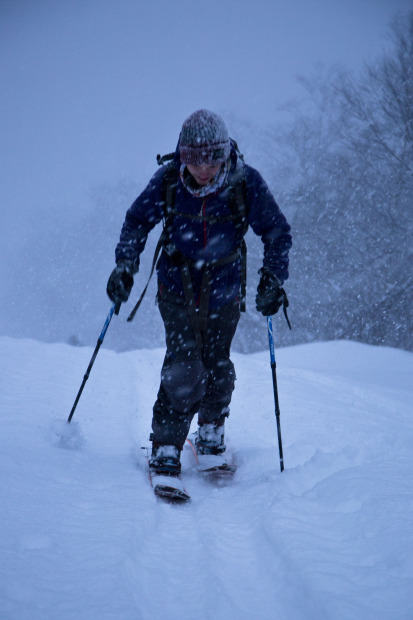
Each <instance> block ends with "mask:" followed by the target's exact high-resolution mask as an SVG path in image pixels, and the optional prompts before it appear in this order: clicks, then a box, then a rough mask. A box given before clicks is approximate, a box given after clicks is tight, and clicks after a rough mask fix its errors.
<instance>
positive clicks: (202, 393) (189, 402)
mask: <svg viewBox="0 0 413 620" xmlns="http://www.w3.org/2000/svg"><path fill="white" fill-rule="evenodd" d="M157 299H158V306H159V311H160V313H161V316H162V320H163V322H164V326H165V338H166V354H165V359H164V362H163V366H162V371H161V384H160V388H159V392H158V397H157V400H156V402H155V405H154V408H153V418H152V431H153V432H152V435H151V440H152V442H153V445H155V446H156V445H159V444H164V445H175V446H177V447H178V448H180V449H182V448H183V445H184V443H185V440H186V437H187V435H188V432H189V428H190V425H191V422H192V419H193V417H194V415H195V414H196V413H198V423H199V424H200V425H203V424H208V423H212V422H215V423H217V424H218V425H220V424H223V423H224V421H225V418H226V417H227V416H228V415H229V404H230V402H231V396H232V392H233V390H234V385H235V370H234V365H233V363H232V362H231V360H230V357H229V356H230V348H231V342H232V339H233V337H234V335H235V331H236V328H237V325H238V321H239V318H240V310H239V302H238V300H234V301H232V302H230V303H229V304H227V305H225V306H222V307H221V308H217V309H215V310H211V311H210V312H209V314H208V319H207V323H206V329H205V331H203V332H201V334H202V345H203V346H202V350H199V348H198V347H197V346H196V342H195V335H194V330H193V328H192V325H191V320H190V316H189V313H188V310H187V307H186V304H185V301H184V299H183V298H182V297H180V296H179V295H176V294H174V293H172V292H171V291H169V290H168V289H166V288H165V287H162V288H161V289H160V292H159V293H158V297H157Z"/></svg>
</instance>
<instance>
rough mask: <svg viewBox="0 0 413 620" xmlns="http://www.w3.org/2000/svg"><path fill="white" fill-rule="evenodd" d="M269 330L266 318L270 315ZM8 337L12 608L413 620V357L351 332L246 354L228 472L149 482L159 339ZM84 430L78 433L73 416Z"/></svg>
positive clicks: (3, 493) (8, 597)
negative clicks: (174, 490)
mask: <svg viewBox="0 0 413 620" xmlns="http://www.w3.org/2000/svg"><path fill="white" fill-rule="evenodd" d="M264 328H265V326H264ZM92 351H93V349H90V348H73V347H70V346H68V345H63V344H55V345H50V344H42V343H39V342H36V341H30V340H14V339H9V338H1V339H0V359H1V372H0V412H1V421H0V436H1V446H2V448H1V450H0V471H1V477H0V555H1V563H0V618H1V620H26V619H27V620H29V619H30V620H34V619H36V620H37V619H41V620H55V619H57V618H59V620H69V619H70V620H72V619H73V620H75V619H76V620H86V619H88V620H95V619H96V620H98V619H99V620H112V619H113V620H140V619H142V620H161V619H162V620H164V619H167V620H175V619H177V620H178V619H182V620H195V619H200V620H207V619H211V620H212V619H214V620H221V619H225V620H226V619H229V618H230V619H234V620H235V619H237V620H243V619H245V620H247V619H248V620H250V619H251V618H260V619H261V620H272V619H276V620H312V619H314V620H320V619H323V618H326V619H331V620H344V619H346V620H347V619H348V620H350V619H351V620H354V619H355V618H357V620H370V619H371V620H395V619H397V620H411V619H412V618H413V488H412V487H413V484H412V483H413V453H412V445H413V416H412V393H413V383H412V377H413V355H412V354H410V353H406V352H403V351H400V350H394V349H386V348H378V347H372V346H366V345H361V344H356V343H352V342H329V343H323V344H312V345H303V346H296V347H291V348H286V349H281V350H278V351H276V358H277V376H278V387H279V396H280V407H281V425H282V437H283V444H284V456H285V466H286V469H285V471H284V473H283V474H280V471H279V460H278V447H277V437H276V423H275V416H274V401H273V394H272V381H271V370H270V360H269V354H268V352H267V351H263V352H262V353H259V354H254V355H245V356H244V355H240V354H234V355H233V360H234V362H235V365H236V370H237V378H238V380H237V385H236V391H235V393H234V398H233V403H232V415H231V417H230V419H229V421H228V423H227V442H228V443H229V444H230V446H231V447H232V450H233V452H234V455H235V458H236V459H237V462H238V465H239V469H238V472H237V474H236V476H235V478H234V480H233V482H232V483H231V484H229V485H228V484H227V485H224V486H221V485H219V484H216V483H215V484H213V483H211V482H206V481H204V480H202V479H200V478H199V477H198V476H197V474H196V473H195V472H194V471H193V469H191V466H190V464H191V461H190V458H189V457H190V455H189V450H188V452H185V453H184V457H183V470H184V479H185V484H186V487H187V489H188V491H190V493H191V495H192V500H191V502H190V503H188V504H185V505H168V504H166V503H163V502H162V500H159V499H157V498H156V497H155V496H154V495H153V493H152V491H151V488H150V486H149V483H148V478H147V474H146V472H145V468H144V457H143V453H142V450H140V446H143V445H148V435H149V432H150V420H151V409H152V404H153V401H154V398H155V395H156V392H157V388H158V380H159V371H160V365H161V361H162V357H163V351H162V350H160V349H157V350H146V351H134V352H128V353H122V354H118V353H114V352H112V351H109V350H106V349H104V348H102V349H101V351H100V353H99V355H98V357H97V359H96V363H95V366H94V368H93V370H92V373H91V375H90V379H89V381H88V383H87V384H86V387H85V390H84V392H83V395H82V397H81V399H80V402H79V405H78V408H77V410H76V413H75V416H74V418H73V421H72V424H70V425H67V423H66V419H67V416H68V414H69V411H70V409H71V406H72V404H73V401H74V398H75V396H76V394H77V391H78V389H79V386H80V383H81V381H82V378H83V374H84V372H85V370H86V368H87V365H88V363H89V360H90V357H91V354H92ZM61 428H64V429H65V430H66V431H67V430H68V429H70V434H71V436H70V437H68V438H67V440H66V445H62V443H61V442H59V439H58V436H59V430H60V429H61Z"/></svg>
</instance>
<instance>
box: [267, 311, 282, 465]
mask: <svg viewBox="0 0 413 620" xmlns="http://www.w3.org/2000/svg"><path fill="white" fill-rule="evenodd" d="M267 327H268V342H269V345H270V358H271V370H272V384H273V387H274V403H275V417H276V420H277V435H278V450H279V453H280V469H281V473H282V472H283V471H284V457H283V444H282V439H281V422H280V405H279V403H278V388H277V375H276V372H275V370H276V363H275V353H274V338H273V332H272V319H271V317H270V316H267Z"/></svg>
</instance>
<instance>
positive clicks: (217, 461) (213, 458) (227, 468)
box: [186, 439, 237, 478]
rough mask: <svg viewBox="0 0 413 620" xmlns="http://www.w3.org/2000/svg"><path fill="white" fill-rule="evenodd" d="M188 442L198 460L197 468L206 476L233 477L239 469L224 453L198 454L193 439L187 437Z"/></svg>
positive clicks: (196, 460)
mask: <svg viewBox="0 0 413 620" xmlns="http://www.w3.org/2000/svg"><path fill="white" fill-rule="evenodd" d="M186 441H187V444H188V445H189V446H190V448H191V452H192V454H193V456H194V459H195V462H196V470H197V471H198V473H199V474H201V475H202V476H205V477H208V476H210V477H215V478H218V477H228V478H229V477H231V476H233V475H234V474H235V472H236V471H237V466H236V465H235V464H234V463H230V462H229V459H227V458H226V457H225V456H224V455H222V454H198V452H197V451H196V448H195V446H194V442H193V441H192V440H191V439H187V440H186Z"/></svg>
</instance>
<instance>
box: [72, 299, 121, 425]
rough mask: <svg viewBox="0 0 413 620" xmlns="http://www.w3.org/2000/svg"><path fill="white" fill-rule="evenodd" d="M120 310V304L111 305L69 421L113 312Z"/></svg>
mask: <svg viewBox="0 0 413 620" xmlns="http://www.w3.org/2000/svg"><path fill="white" fill-rule="evenodd" d="M119 310H120V304H113V306H112V307H111V309H110V311H109V314H108V316H107V317H106V321H105V324H104V326H103V329H102V331H101V333H100V336H99V338H98V341H97V344H96V347H95V350H94V352H93V355H92V358H91V360H90V362H89V366H88V367H87V370H86V373H85V376H84V377H83V381H82V385H81V386H80V389H79V391H78V393H77V396H76V399H75V402H74V403H73V407H72V410H71V412H70V414H69V417H68V418H67V422H68V423H70V421H71V419H72V418H73V414H74V412H75V409H76V407H77V403H78V402H79V398H80V396H81V394H82V392H83V388H84V387H85V384H86V381H87V380H88V379H89V375H90V371H91V370H92V366H93V364H94V363H95V359H96V356H97V354H98V351H99V349H100V346H101V344H102V342H103V339H104V337H105V334H106V332H107V329H108V327H109V323H110V322H111V320H112V316H113V313H115V314H119Z"/></svg>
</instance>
